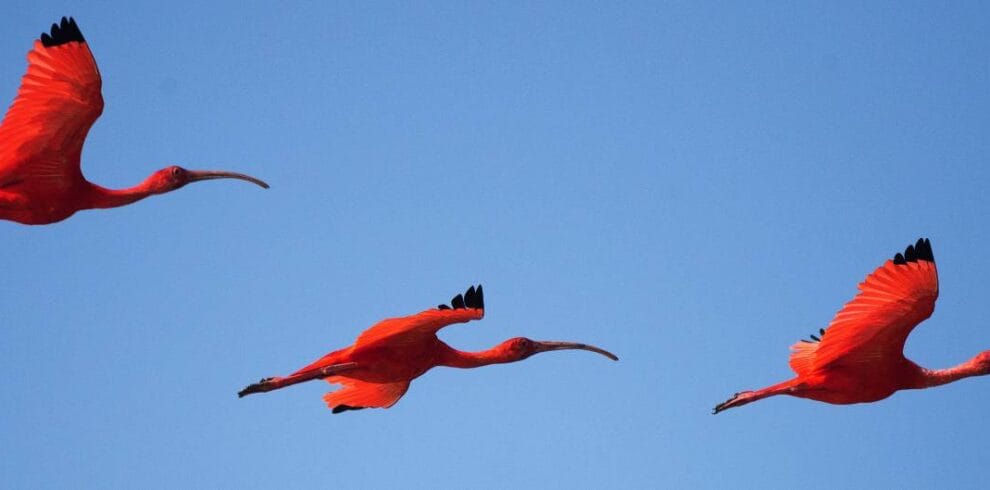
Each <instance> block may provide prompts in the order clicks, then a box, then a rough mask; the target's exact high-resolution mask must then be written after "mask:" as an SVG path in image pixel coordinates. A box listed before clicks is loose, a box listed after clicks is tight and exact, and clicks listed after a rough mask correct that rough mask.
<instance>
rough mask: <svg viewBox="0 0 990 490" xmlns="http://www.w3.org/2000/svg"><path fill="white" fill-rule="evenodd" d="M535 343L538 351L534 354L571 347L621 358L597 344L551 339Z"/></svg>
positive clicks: (614, 359) (611, 357)
mask: <svg viewBox="0 0 990 490" xmlns="http://www.w3.org/2000/svg"><path fill="white" fill-rule="evenodd" d="M534 343H535V344H536V351H535V352H534V354H535V353H539V352H547V351H552V350H571V349H578V350H586V351H589V352H597V353H599V354H601V355H603V356H605V357H607V358H609V359H611V360H613V361H618V360H619V357H618V356H616V355H615V354H613V353H611V352H609V351H607V350H605V349H602V348H600V347H595V346H593V345H589V344H579V343H577V342H556V341H550V340H547V341H541V342H534Z"/></svg>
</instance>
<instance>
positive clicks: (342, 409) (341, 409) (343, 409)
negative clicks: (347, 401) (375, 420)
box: [333, 405, 368, 413]
mask: <svg viewBox="0 0 990 490" xmlns="http://www.w3.org/2000/svg"><path fill="white" fill-rule="evenodd" d="M366 408H368V407H352V406H350V405H337V406H336V407H333V413H341V412H346V411H348V410H364V409H366Z"/></svg>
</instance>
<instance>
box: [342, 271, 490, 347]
mask: <svg viewBox="0 0 990 490" xmlns="http://www.w3.org/2000/svg"><path fill="white" fill-rule="evenodd" d="M484 316H485V295H484V291H483V290H482V289H481V285H478V287H477V288H475V287H474V286H471V287H470V288H468V290H467V292H465V293H464V294H463V295H460V294H458V295H457V296H454V298H453V299H451V300H450V305H449V306H448V305H439V306H437V307H436V308H432V309H429V310H426V311H422V312H419V313H417V314H415V315H410V316H404V317H401V318H389V319H387V320H382V321H380V322H378V323H376V324H374V325H372V326H371V328H369V329H367V330H365V331H364V332H362V333H361V335H360V336H358V338H357V341H356V342H355V344H354V345H356V346H357V345H368V344H372V343H375V342H378V341H380V340H382V339H386V338H389V339H392V340H395V337H408V338H409V339H410V340H412V339H416V338H421V336H423V335H436V333H437V331H439V330H440V329H441V328H443V327H446V326H447V325H452V324H454V323H465V322H469V321H471V320H479V319H481V318H482V317H484Z"/></svg>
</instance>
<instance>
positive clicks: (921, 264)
mask: <svg viewBox="0 0 990 490" xmlns="http://www.w3.org/2000/svg"><path fill="white" fill-rule="evenodd" d="M859 290H860V292H859V294H858V295H856V297H855V298H853V300H852V301H850V302H849V303H846V305H845V306H844V307H843V308H842V310H841V311H839V313H837V314H836V315H835V318H833V319H832V323H830V324H829V326H828V328H826V329H824V330H822V331H820V333H821V337H818V336H814V335H813V336H812V337H811V340H810V341H809V340H802V341H801V342H798V343H797V344H794V345H793V346H791V350H792V351H793V352H792V353H791V359H790V365H791V368H792V369H794V371H795V372H796V373H797V374H799V375H807V374H810V373H813V372H815V371H816V370H818V369H822V368H824V367H827V366H829V365H833V364H835V363H842V364H859V365H862V364H871V363H877V362H883V361H884V360H885V359H889V358H890V357H891V356H903V349H904V342H905V341H906V340H907V337H908V335H909V334H910V333H911V330H912V329H914V327H915V326H916V325H917V324H919V323H921V322H922V321H923V320H925V319H926V318H928V317H929V316H931V314H932V312H933V311H934V310H935V300H936V299H937V298H938V271H937V269H936V267H935V256H934V254H933V253H932V246H931V243H930V242H929V241H928V239H919V240H918V242H917V243H915V244H914V245H909V246H908V247H907V249H906V250H905V251H904V254H903V255H902V254H900V253H898V254H897V255H896V256H894V258H893V259H892V260H888V261H887V262H885V263H884V264H883V265H882V266H881V267H880V268H878V269H877V270H875V271H873V273H872V274H870V275H869V276H867V277H866V280H865V281H863V282H862V283H861V284H860V285H859Z"/></svg>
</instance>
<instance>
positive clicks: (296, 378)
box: [237, 362, 357, 398]
mask: <svg viewBox="0 0 990 490" xmlns="http://www.w3.org/2000/svg"><path fill="white" fill-rule="evenodd" d="M355 367H357V363H354V362H344V363H340V364H332V365H330V366H326V367H322V368H316V369H311V370H309V371H304V372H301V373H296V374H293V375H292V376H285V377H280V376H276V377H273V378H264V379H262V380H261V381H258V382H257V383H253V384H251V385H248V386H247V387H246V388H244V389H243V390H241V391H239V392H237V396H238V398H241V397H244V396H247V395H250V394H252V393H266V392H269V391H272V390H277V389H279V388H285V387H286V386H292V385H294V384H298V383H304V382H306V381H312V380H314V379H323V378H326V377H328V376H333V375H335V374H338V373H341V372H344V371H347V370H350V369H354V368H355Z"/></svg>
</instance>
